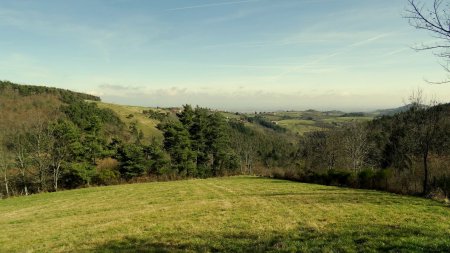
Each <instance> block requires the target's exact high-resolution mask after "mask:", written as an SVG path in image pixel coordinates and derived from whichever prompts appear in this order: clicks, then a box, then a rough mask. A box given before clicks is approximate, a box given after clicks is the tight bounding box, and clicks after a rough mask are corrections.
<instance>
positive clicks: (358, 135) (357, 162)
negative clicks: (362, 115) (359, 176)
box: [344, 122, 369, 172]
mask: <svg viewBox="0 0 450 253" xmlns="http://www.w3.org/2000/svg"><path fill="white" fill-rule="evenodd" d="M344 150H345V152H346V153H347V155H348V156H349V158H350V161H351V167H352V169H353V170H354V171H355V172H358V170H359V169H361V167H362V166H363V165H364V161H365V159H366V157H367V154H368V151H369V148H368V140H367V131H366V129H365V128H364V126H363V125H362V124H358V123H356V122H353V123H351V124H349V125H348V127H347V134H346V136H345V137H344Z"/></svg>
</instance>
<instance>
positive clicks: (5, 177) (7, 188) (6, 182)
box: [3, 170, 9, 197]
mask: <svg viewBox="0 0 450 253" xmlns="http://www.w3.org/2000/svg"><path fill="white" fill-rule="evenodd" d="M3 176H4V180H5V190H6V197H9V187H8V178H7V176H6V170H5V174H4V175H3Z"/></svg>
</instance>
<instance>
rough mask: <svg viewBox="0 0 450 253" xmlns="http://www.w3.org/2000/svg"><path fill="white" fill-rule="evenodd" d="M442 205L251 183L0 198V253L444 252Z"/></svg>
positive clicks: (446, 231)
mask: <svg viewBox="0 0 450 253" xmlns="http://www.w3.org/2000/svg"><path fill="white" fill-rule="evenodd" d="M449 217H450V208H449V207H446V206H443V205H441V204H439V203H437V202H434V201H431V200H426V199H421V198H415V197H407V196H398V195H394V194H388V193H382V192H376V191H368V190H352V189H345V188H337V187H327V186H320V185H310V184H302V183H295V182H289V181H282V180H273V179H263V178H257V177H231V178H219V179H206V180H187V181H177V182H161V183H146V184H133V185H120V186H109V187H98V188H87V189H80V190H72V191H65V192H57V193H47V194H38V195H33V196H28V197H18V198H12V199H7V200H1V201H0V227H1V229H2V230H1V233H0V252H72V251H83V252H85V251H88V252H117V251H120V252H123V251H125V252H146V251H150V252H153V251H157V252H177V251H206V252H208V251H220V252H227V251H228V252H236V251H247V252H248V251H251V252H255V251H261V252H262V251H287V252H289V251H294V252H295V251H303V252H310V251H325V252H354V251H359V252H374V251H392V252H414V251H416V252H423V251H440V252H449V251H450V236H449V235H450V219H449Z"/></svg>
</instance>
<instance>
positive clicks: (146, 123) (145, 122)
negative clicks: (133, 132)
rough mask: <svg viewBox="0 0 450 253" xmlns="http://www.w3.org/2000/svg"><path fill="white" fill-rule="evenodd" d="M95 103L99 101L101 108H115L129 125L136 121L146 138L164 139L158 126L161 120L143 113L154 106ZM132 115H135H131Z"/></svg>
mask: <svg viewBox="0 0 450 253" xmlns="http://www.w3.org/2000/svg"><path fill="white" fill-rule="evenodd" d="M95 103H97V105H98V107H100V108H108V109H111V110H113V111H114V112H115V113H116V114H117V115H118V116H119V118H120V119H121V120H122V121H123V122H124V123H125V124H126V125H127V126H128V127H129V126H130V125H131V124H132V123H133V122H134V123H136V127H137V128H138V129H139V130H142V132H143V133H144V137H145V139H146V140H150V139H151V138H156V139H158V140H162V138H163V137H162V133H161V131H159V130H158V129H157V128H156V126H157V125H158V123H159V121H157V120H154V119H151V118H149V117H148V116H146V115H144V114H143V113H142V111H143V110H149V109H152V110H155V109H154V108H150V107H142V106H129V105H117V104H110V103H104V102H95ZM130 115H133V116H132V117H129V116H130Z"/></svg>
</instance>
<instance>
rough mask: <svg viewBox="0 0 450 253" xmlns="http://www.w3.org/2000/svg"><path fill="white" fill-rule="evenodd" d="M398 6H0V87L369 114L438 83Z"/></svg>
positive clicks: (420, 37) (224, 2)
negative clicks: (4, 83)
mask: <svg viewBox="0 0 450 253" xmlns="http://www.w3.org/2000/svg"><path fill="white" fill-rule="evenodd" d="M406 4H407V1H406V0H192V1H187V0H184V1H181V0H164V1H159V0H158V1H156V0H155V1H152V0H148V1H137V0H136V1H131V0H109V1H96V0H88V1H59V0H54V1H48V0H42V1H32V0H29V1H15V0H14V1H7V0H3V1H1V2H0V33H1V34H2V36H1V40H0V56H1V58H0V79H3V80H10V81H13V82H18V83H26V84H35V85H48V86H55V87H61V88H67V89H72V90H77V91H83V92H89V93H93V94H96V95H100V96H101V97H102V98H103V100H104V101H108V102H116V103H122V104H134V105H147V106H179V105H181V104H184V103H191V104H199V105H201V106H207V107H212V108H218V109H228V110H240V111H243V110H279V109H308V108H315V109H322V110H327V109H341V110H370V109H375V108H389V107H395V106H399V105H402V104H403V103H405V102H406V100H407V98H408V96H409V95H410V94H411V92H412V91H413V90H416V89H417V88H422V89H424V91H425V93H426V94H428V96H430V97H432V96H435V97H437V99H439V100H440V101H442V102H448V101H449V100H450V85H433V86H431V85H429V84H427V83H426V82H425V81H424V79H430V80H441V79H443V78H445V72H444V71H443V70H442V68H441V67H440V66H439V61H438V59H436V58H435V57H434V56H433V54H432V53H431V52H415V51H414V50H412V49H411V48H410V47H412V46H414V45H416V44H417V43H422V42H429V41H431V40H432V37H431V36H430V35H429V34H427V33H425V32H422V31H418V30H415V29H414V28H412V27H410V26H409V25H408V22H407V21H406V20H405V19H403V18H402V14H404V9H405V7H406Z"/></svg>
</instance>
